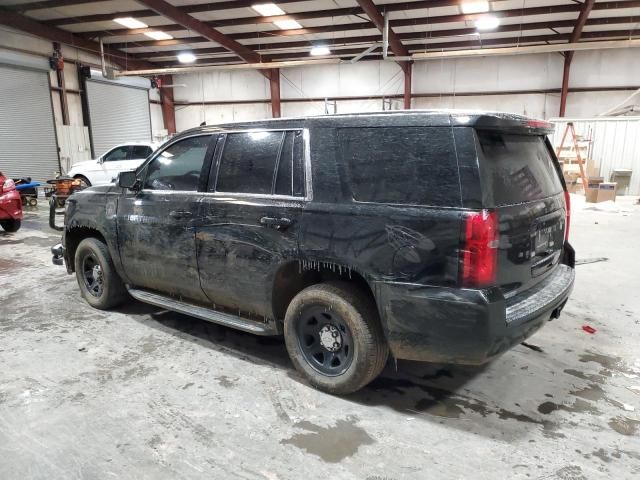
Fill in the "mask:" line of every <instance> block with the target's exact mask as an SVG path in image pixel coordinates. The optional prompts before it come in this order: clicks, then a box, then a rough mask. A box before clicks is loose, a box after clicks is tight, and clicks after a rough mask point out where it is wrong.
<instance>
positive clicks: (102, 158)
mask: <svg viewBox="0 0 640 480" xmlns="http://www.w3.org/2000/svg"><path fill="white" fill-rule="evenodd" d="M98 163H99V164H102V163H104V157H103V156H99V157H98Z"/></svg>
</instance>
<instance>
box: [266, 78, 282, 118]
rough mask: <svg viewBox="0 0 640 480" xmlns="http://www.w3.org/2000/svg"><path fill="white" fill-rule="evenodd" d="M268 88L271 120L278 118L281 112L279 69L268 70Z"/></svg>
mask: <svg viewBox="0 0 640 480" xmlns="http://www.w3.org/2000/svg"><path fill="white" fill-rule="evenodd" d="M269 72H270V78H269V87H270V90H271V116H272V117H273V118H280V117H281V116H282V112H281V109H280V69H279V68H272V69H271V70H269Z"/></svg>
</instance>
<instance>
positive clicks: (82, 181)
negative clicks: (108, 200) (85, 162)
mask: <svg viewBox="0 0 640 480" xmlns="http://www.w3.org/2000/svg"><path fill="white" fill-rule="evenodd" d="M73 178H75V179H76V180H80V186H82V188H87V187H90V186H91V182H90V181H89V179H88V178H87V177H85V176H83V175H76V176H75V177H73Z"/></svg>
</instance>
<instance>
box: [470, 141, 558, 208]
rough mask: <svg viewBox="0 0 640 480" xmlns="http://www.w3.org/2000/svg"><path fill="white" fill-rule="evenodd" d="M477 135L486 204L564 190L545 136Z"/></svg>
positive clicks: (524, 199)
mask: <svg viewBox="0 0 640 480" xmlns="http://www.w3.org/2000/svg"><path fill="white" fill-rule="evenodd" d="M477 138H478V145H479V149H478V157H479V160H480V162H479V163H480V177H481V183H482V188H483V190H484V192H485V198H486V199H487V200H486V203H488V204H487V205H486V206H487V207H498V206H501V205H514V204H518V203H525V202H531V201H535V200H540V199H543V198H546V197H550V196H552V195H556V194H558V193H560V192H562V183H561V182H560V177H559V175H558V172H557V170H556V168H555V165H554V160H553V157H552V155H551V152H549V149H548V147H547V145H546V142H545V140H544V137H542V136H535V135H512V134H504V133H499V132H488V131H478V132H477Z"/></svg>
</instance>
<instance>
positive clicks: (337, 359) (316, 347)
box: [284, 282, 389, 394]
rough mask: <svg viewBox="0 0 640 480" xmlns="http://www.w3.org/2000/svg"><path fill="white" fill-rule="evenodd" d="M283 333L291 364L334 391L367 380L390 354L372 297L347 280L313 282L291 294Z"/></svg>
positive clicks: (358, 386) (352, 387) (350, 388)
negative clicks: (296, 293)
mask: <svg viewBox="0 0 640 480" xmlns="http://www.w3.org/2000/svg"><path fill="white" fill-rule="evenodd" d="M284 336H285V342H286V345H287V351H288V352H289V356H290V357H291V361H292V362H293V364H294V366H295V367H296V369H297V370H298V371H299V372H300V373H302V374H303V375H304V376H305V377H306V378H307V379H308V380H309V382H310V383H311V384H312V385H314V386H315V387H317V388H319V389H320V390H324V391H326V392H329V393H334V394H348V393H352V392H355V391H357V390H359V389H361V388H362V387H364V386H365V385H366V384H368V383H369V382H371V381H372V380H373V379H374V378H375V377H377V376H378V374H379V373H380V372H381V371H382V369H383V368H384V366H385V364H386V361H387V357H388V353H389V349H388V347H387V344H386V341H385V339H384V335H383V332H382V328H381V326H380V320H379V318H378V312H377V309H376V306H375V304H374V302H373V300H372V299H371V298H369V297H368V296H367V295H366V294H365V293H364V292H362V291H361V290H359V289H358V288H357V287H355V286H354V285H352V284H349V283H347V282H330V283H322V284H318V285H312V286H311V287H308V288H306V289H304V290H303V291H301V292H300V293H299V294H298V295H296V297H295V298H294V299H293V300H292V301H291V304H290V305H289V307H288V308H287V313H286V317H285V324H284Z"/></svg>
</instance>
